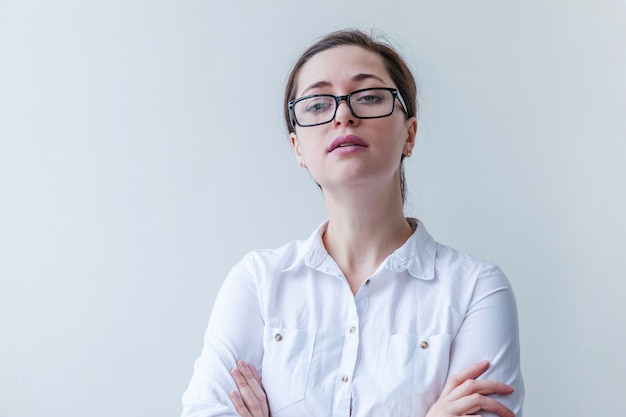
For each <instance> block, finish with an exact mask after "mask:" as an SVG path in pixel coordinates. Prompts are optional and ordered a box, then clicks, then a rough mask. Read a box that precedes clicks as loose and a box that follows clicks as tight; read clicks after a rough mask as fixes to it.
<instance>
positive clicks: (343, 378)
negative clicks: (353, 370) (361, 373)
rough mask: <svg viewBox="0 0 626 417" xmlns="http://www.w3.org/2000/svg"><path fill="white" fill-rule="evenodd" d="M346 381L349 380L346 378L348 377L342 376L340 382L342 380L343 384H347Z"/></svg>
mask: <svg viewBox="0 0 626 417" xmlns="http://www.w3.org/2000/svg"><path fill="white" fill-rule="evenodd" d="M348 379H349V378H348V375H344V376H343V377H342V378H341V380H342V381H343V382H348Z"/></svg>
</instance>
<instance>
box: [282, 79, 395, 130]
mask: <svg viewBox="0 0 626 417" xmlns="http://www.w3.org/2000/svg"><path fill="white" fill-rule="evenodd" d="M396 98H397V99H398V101H399V102H400V105H401V106H402V109H403V110H404V112H405V113H407V110H406V104H405V103H404V100H403V99H402V96H401V95H400V93H399V92H398V90H396V89H395V88H384V87H379V88H365V89H362V90H356V91H353V92H351V93H350V94H348V95H345V96H333V95H332V94H314V95H311V96H305V97H300V98H297V99H295V100H291V101H290V102H289V103H288V104H287V105H288V108H289V115H290V116H291V124H292V125H293V126H295V125H296V124H297V125H298V126H300V127H310V126H318V125H323V124H325V123H330V122H331V121H333V119H334V118H335V115H336V114H337V108H339V103H341V102H342V101H344V100H345V102H346V104H347V105H348V108H349V109H350V112H352V115H353V116H354V117H356V118H358V119H377V118H380V117H387V116H389V115H391V113H393V109H394V106H395V103H396Z"/></svg>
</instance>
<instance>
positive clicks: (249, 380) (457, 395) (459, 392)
mask: <svg viewBox="0 0 626 417" xmlns="http://www.w3.org/2000/svg"><path fill="white" fill-rule="evenodd" d="M487 369H489V362H487V361H483V362H478V363H475V364H473V365H471V366H470V367H468V368H466V369H464V370H463V371H461V372H459V373H457V374H456V375H453V376H451V377H450V378H449V379H448V381H447V382H446V385H445V386H444V388H443V391H442V392H441V395H440V396H439V399H438V400H437V401H436V402H435V404H433V406H432V407H431V408H430V410H429V411H428V413H427V414H426V416H425V417H457V416H471V415H474V414H473V413H476V412H479V411H480V410H483V411H488V412H491V413H494V414H496V415H498V416H500V417H515V413H513V411H511V410H510V409H508V408H507V407H506V406H505V405H504V404H502V403H501V402H498V401H496V400H495V399H493V398H490V397H489V396H490V395H494V394H495V395H509V394H511V393H513V391H514V388H513V387H512V386H511V385H507V384H504V383H502V382H498V381H492V380H477V379H476V378H478V377H479V376H480V375H482V374H483V373H484V372H485V371H487ZM231 375H232V376H233V379H234V380H235V383H236V384H237V388H238V389H239V392H237V391H236V390H233V391H231V392H230V394H229V395H230V399H231V401H232V402H233V405H234V406H235V408H236V409H237V412H238V413H239V415H240V416H241V417H269V415H270V413H269V407H268V403H267V397H266V395H265V391H264V389H263V384H262V383H261V379H260V378H259V374H258V373H257V370H256V369H255V368H254V366H251V365H248V364H247V363H245V362H244V361H239V362H237V368H235V369H233V370H232V371H231Z"/></svg>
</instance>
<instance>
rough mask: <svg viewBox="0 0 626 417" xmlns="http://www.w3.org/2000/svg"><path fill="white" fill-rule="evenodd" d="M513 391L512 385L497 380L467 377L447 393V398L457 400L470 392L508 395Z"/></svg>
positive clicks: (470, 393)
mask: <svg viewBox="0 0 626 417" xmlns="http://www.w3.org/2000/svg"><path fill="white" fill-rule="evenodd" d="M513 391H515V388H514V387H513V386H511V385H508V384H505V383H502V382H499V381H493V380H476V379H468V380H466V381H465V382H463V383H462V384H461V385H459V386H458V387H456V388H455V389H454V390H452V392H451V393H450V394H449V399H450V400H457V399H460V398H462V397H467V396H469V395H472V394H481V395H493V394H498V395H509V394H512V393H513Z"/></svg>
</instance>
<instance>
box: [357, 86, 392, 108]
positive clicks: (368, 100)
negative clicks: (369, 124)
mask: <svg viewBox="0 0 626 417" xmlns="http://www.w3.org/2000/svg"><path fill="white" fill-rule="evenodd" d="M386 93H388V92H387V91H385V90H379V91H376V90H369V91H363V92H361V93H359V94H357V95H356V96H354V97H352V101H353V103H355V104H358V105H380V104H383V103H385V101H386V100H387V95H388V94H386Z"/></svg>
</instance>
